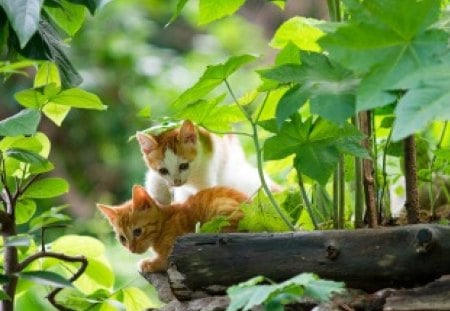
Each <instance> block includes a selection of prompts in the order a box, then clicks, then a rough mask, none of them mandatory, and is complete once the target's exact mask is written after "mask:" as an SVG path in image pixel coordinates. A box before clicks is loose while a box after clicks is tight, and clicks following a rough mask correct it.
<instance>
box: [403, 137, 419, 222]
mask: <svg viewBox="0 0 450 311" xmlns="http://www.w3.org/2000/svg"><path fill="white" fill-rule="evenodd" d="M403 147H404V153H405V188H406V202H405V209H406V215H407V218H408V223H409V224H416V223H418V222H419V190H418V187H417V164H416V141H415V139H414V135H412V136H409V137H407V138H405V140H404V142H403Z"/></svg>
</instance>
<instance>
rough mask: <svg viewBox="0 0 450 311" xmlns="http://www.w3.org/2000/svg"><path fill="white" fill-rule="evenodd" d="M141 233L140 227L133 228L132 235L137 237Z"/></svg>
mask: <svg viewBox="0 0 450 311" xmlns="http://www.w3.org/2000/svg"><path fill="white" fill-rule="evenodd" d="M141 234H142V229H141V228H136V229H134V230H133V236H134V237H138V236H140V235H141Z"/></svg>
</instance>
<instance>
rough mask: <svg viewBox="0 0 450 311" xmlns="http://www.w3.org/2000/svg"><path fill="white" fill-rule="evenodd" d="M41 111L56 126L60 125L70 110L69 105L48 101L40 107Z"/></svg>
mask: <svg viewBox="0 0 450 311" xmlns="http://www.w3.org/2000/svg"><path fill="white" fill-rule="evenodd" d="M42 112H43V113H44V114H45V116H46V117H47V118H49V119H50V120H52V121H53V123H55V124H56V125H57V126H61V124H62V122H63V121H64V119H65V118H66V117H67V115H68V114H69V112H70V107H69V106H63V105H57V104H53V103H48V104H46V105H45V106H44V108H42Z"/></svg>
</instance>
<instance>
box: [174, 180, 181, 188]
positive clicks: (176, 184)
mask: <svg viewBox="0 0 450 311" xmlns="http://www.w3.org/2000/svg"><path fill="white" fill-rule="evenodd" d="M173 184H174V185H175V186H181V179H175V180H174V181H173Z"/></svg>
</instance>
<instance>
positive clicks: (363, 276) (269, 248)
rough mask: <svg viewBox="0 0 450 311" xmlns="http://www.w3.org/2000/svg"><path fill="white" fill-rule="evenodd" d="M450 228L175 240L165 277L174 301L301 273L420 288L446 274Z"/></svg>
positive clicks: (358, 284) (364, 285)
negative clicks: (260, 278)
mask: <svg viewBox="0 0 450 311" xmlns="http://www.w3.org/2000/svg"><path fill="white" fill-rule="evenodd" d="M449 256H450V228H449V227H448V226H440V225H414V226H405V227H395V228H382V229H379V230H371V229H361V230H357V231H348V230H329V231H313V232H292V233H278V234H271V233H259V234H240V233H235V234H220V235H212V234H202V235H195V234H190V235H186V236H183V237H181V238H179V239H178V240H177V242H176V244H175V246H174V249H173V252H172V254H171V256H170V259H169V261H170V265H169V270H168V275H169V280H170V284H171V287H172V291H173V293H174V294H175V296H176V297H177V298H178V299H190V298H192V297H193V296H198V295H199V292H206V293H211V292H213V293H217V292H221V291H223V290H224V289H225V288H226V287H228V286H230V285H233V284H236V283H239V282H242V281H245V280H247V279H249V278H251V277H254V276H256V275H264V276H266V277H268V278H269V279H272V280H274V281H283V280H286V279H288V278H290V277H292V276H294V275H297V274H299V273H302V272H314V273H317V274H318V275H319V276H320V277H322V278H326V279H332V280H336V281H343V282H345V283H346V285H347V286H348V287H353V288H360V289H363V290H368V291H374V290H378V289H382V288H385V287H396V286H401V287H409V286H414V285H416V284H425V283H426V282H429V281H431V280H434V279H436V278H437V277H439V276H441V275H444V274H449V273H450V265H448V262H449V260H450V258H448V257H449Z"/></svg>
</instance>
